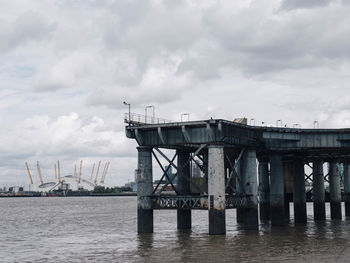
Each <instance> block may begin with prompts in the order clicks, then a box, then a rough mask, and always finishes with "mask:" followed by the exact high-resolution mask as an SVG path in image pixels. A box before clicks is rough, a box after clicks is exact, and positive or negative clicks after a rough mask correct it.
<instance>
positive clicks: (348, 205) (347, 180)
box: [344, 161, 350, 217]
mask: <svg viewBox="0 0 350 263" xmlns="http://www.w3.org/2000/svg"><path fill="white" fill-rule="evenodd" d="M344 193H345V216H346V217H350V198H349V197H350V162H349V161H346V162H344Z"/></svg>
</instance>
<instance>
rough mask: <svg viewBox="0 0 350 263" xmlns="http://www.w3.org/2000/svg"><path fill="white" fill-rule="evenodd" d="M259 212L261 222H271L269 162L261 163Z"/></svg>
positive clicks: (263, 161) (262, 161) (261, 161)
mask: <svg viewBox="0 0 350 263" xmlns="http://www.w3.org/2000/svg"><path fill="white" fill-rule="evenodd" d="M258 170H259V210H260V220H270V182H269V165H268V162H267V160H260V161H259V168H258Z"/></svg>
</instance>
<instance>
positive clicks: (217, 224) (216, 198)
mask: <svg viewBox="0 0 350 263" xmlns="http://www.w3.org/2000/svg"><path fill="white" fill-rule="evenodd" d="M208 155H209V156H208V157H209V174H208V195H209V234H210V235H221V234H225V233H226V220H225V208H226V204H225V171H224V147H223V146H221V145H211V146H209V147H208Z"/></svg>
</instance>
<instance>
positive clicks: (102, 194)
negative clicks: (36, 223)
mask: <svg viewBox="0 0 350 263" xmlns="http://www.w3.org/2000/svg"><path fill="white" fill-rule="evenodd" d="M82 196H87V197H95V196H96V197H104V196H137V193H134V192H125V193H89V194H86V193H84V194H79V193H77V194H73V195H47V196H44V195H40V194H38V195H34V194H33V195H28V194H23V195H21V194H16V195H14V194H9V195H0V198H11V197H16V198H28V197H82Z"/></svg>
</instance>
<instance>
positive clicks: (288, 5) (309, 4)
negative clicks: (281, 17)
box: [281, 0, 334, 10]
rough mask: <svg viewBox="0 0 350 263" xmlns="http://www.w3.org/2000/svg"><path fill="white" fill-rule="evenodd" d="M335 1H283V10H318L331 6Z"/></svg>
mask: <svg viewBox="0 0 350 263" xmlns="http://www.w3.org/2000/svg"><path fill="white" fill-rule="evenodd" d="M333 1H334V0H283V1H282V3H281V9H282V10H293V9H303V8H316V7H324V6H327V5H329V4H330V3H331V2H333Z"/></svg>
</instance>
